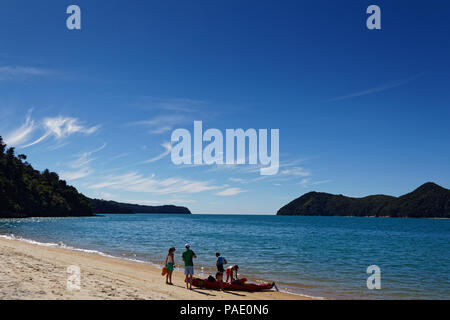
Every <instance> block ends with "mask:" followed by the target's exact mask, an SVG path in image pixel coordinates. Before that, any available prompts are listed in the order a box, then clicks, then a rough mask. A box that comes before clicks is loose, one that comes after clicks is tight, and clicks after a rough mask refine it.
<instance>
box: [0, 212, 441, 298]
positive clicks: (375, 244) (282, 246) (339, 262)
mask: <svg viewBox="0 0 450 320" xmlns="http://www.w3.org/2000/svg"><path fill="white" fill-rule="evenodd" d="M0 234H1V235H7V236H10V235H11V234H12V235H14V236H15V237H22V238H26V239H32V240H34V241H38V242H42V243H54V244H59V245H65V246H70V247H73V248H80V249H87V250H95V251H99V252H102V253H105V254H108V255H113V256H117V257H121V258H127V259H134V260H139V261H143V262H145V263H152V264H162V262H163V261H164V258H165V254H166V252H167V250H168V248H169V247H171V246H175V247H176V248H177V252H176V254H175V258H176V263H178V264H181V252H182V248H183V246H184V243H185V242H186V241H188V242H190V243H191V244H192V249H193V250H194V251H195V253H196V254H197V256H198V259H196V261H195V263H196V272H197V273H202V274H204V275H206V274H209V273H211V274H213V270H214V265H215V256H214V254H215V252H216V251H217V250H218V251H220V252H221V253H222V254H223V256H224V257H225V258H226V259H227V260H228V261H229V263H231V264H238V265H239V266H240V274H241V275H242V276H246V277H247V278H250V279H253V280H268V281H275V282H276V283H277V284H278V287H279V288H280V289H284V290H287V291H290V292H295V293H300V294H305V295H309V296H315V297H324V298H342V299H355V298H356V299H357V298H364V299H450V220H433V219H388V218H347V217H280V216H264V215H162V214H161V215H144V214H138V215H106V216H105V217H90V218H32V219H18V220H12V219H7V220H0ZM370 265H378V266H379V267H380V268H381V289H380V290H369V289H367V286H366V279H367V277H368V274H367V273H366V269H367V267H368V266H370ZM202 268H203V269H202ZM161 281H163V280H161Z"/></svg>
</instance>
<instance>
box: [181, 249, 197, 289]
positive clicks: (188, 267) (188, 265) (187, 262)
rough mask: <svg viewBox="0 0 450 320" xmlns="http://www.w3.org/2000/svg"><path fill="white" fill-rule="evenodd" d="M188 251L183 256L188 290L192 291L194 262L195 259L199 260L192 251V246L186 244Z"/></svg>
mask: <svg viewBox="0 0 450 320" xmlns="http://www.w3.org/2000/svg"><path fill="white" fill-rule="evenodd" d="M185 247H186V250H184V252H183V254H182V258H183V261H184V274H185V275H186V279H185V280H184V281H185V282H186V289H189V290H192V277H193V276H194V261H192V260H193V258H197V256H196V255H195V252H194V251H192V250H191V245H190V244H189V243H186V245H185Z"/></svg>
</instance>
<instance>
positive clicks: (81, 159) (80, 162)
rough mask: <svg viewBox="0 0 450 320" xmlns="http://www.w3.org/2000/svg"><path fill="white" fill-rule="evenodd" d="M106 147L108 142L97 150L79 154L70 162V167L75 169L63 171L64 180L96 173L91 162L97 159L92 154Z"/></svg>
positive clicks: (76, 178) (61, 174)
mask: <svg viewBox="0 0 450 320" xmlns="http://www.w3.org/2000/svg"><path fill="white" fill-rule="evenodd" d="M105 147H106V143H104V144H103V145H102V146H100V147H99V148H97V149H95V150H92V151H88V152H84V153H82V154H81V155H79V156H78V157H77V158H76V159H75V160H73V161H71V162H70V163H69V167H70V168H71V169H74V170H63V171H61V172H60V176H61V178H62V179H64V180H78V179H81V178H86V177H88V176H90V175H92V174H93V173H94V169H93V168H92V167H91V166H90V163H91V162H92V161H94V160H95V158H92V155H93V154H94V153H97V152H100V151H101V150H103V149H104V148H105Z"/></svg>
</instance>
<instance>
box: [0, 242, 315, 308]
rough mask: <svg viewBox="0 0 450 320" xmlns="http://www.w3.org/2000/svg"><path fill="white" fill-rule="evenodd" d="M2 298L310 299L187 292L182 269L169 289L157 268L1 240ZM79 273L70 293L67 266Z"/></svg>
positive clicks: (277, 294)
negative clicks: (79, 286)
mask: <svg viewBox="0 0 450 320" xmlns="http://www.w3.org/2000/svg"><path fill="white" fill-rule="evenodd" d="M0 255H1V256H2V259H1V260H0V270H1V272H0V284H1V285H0V299H12V300H34V299H37V300H41V299H50V300H66V299H67V300H96V299H101V300H103V299H106V300H110V299H150V300H205V299H206V300H248V299H252V300H311V299H314V298H312V297H308V296H302V295H298V294H291V293H285V292H276V291H264V292H255V293H250V292H242V291H233V292H231V291H229V292H220V291H214V290H206V289H198V288H195V289H194V287H193V289H194V290H187V289H186V287H185V285H184V275H183V272H182V271H177V270H176V271H174V273H173V282H174V285H173V286H168V285H166V284H165V278H164V277H162V276H161V269H160V268H158V267H156V266H153V265H149V264H145V263H143V262H138V261H132V260H130V259H123V258H119V257H113V256H109V255H106V254H102V253H100V252H95V251H93V250H92V251H90V252H89V250H82V249H76V248H73V249H72V248H63V247H58V245H57V244H55V245H51V244H48V245H45V244H39V243H38V242H36V241H33V240H27V239H10V238H9V237H8V236H6V235H5V236H1V237H0ZM71 265H75V266H78V267H79V268H80V270H81V289H80V290H72V291H70V290H68V289H67V278H68V277H69V276H70V274H69V273H67V268H68V267H69V266H71Z"/></svg>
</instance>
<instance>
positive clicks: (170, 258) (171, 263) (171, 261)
mask: <svg viewBox="0 0 450 320" xmlns="http://www.w3.org/2000/svg"><path fill="white" fill-rule="evenodd" d="M174 252H175V248H174V247H172V248H170V249H169V253H168V254H167V257H166V262H165V265H166V267H167V275H166V284H170V285H173V283H172V273H173V269H174V267H175V257H174Z"/></svg>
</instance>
